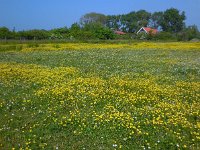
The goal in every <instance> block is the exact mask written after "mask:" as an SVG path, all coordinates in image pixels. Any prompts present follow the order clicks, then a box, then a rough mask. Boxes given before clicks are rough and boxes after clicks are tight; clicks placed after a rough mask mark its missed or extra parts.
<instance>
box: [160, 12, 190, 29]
mask: <svg viewBox="0 0 200 150" xmlns="http://www.w3.org/2000/svg"><path fill="white" fill-rule="evenodd" d="M185 19H186V17H185V12H184V11H183V12H179V10H177V9H175V8H170V9H167V10H166V11H165V12H164V14H163V20H162V22H161V26H162V29H163V31H166V32H173V33H178V32H180V31H182V30H183V28H184V27H185V24H184V20H185Z"/></svg>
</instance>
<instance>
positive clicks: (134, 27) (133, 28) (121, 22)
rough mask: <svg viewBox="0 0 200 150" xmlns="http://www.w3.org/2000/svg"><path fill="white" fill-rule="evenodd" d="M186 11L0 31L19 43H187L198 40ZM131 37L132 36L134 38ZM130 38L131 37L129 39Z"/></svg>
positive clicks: (91, 17) (88, 16) (1, 35)
mask: <svg viewBox="0 0 200 150" xmlns="http://www.w3.org/2000/svg"><path fill="white" fill-rule="evenodd" d="M185 18H186V17H185V12H180V11H179V10H177V9H175V8H170V9H167V10H166V11H164V12H162V11H159V12H154V13H150V12H147V11H146V10H138V11H132V12H130V13H127V14H119V15H104V14H100V13H95V12H91V13H87V14H85V15H83V16H82V17H81V18H80V21H79V23H74V24H72V25H71V27H69V28H67V27H62V28H56V29H52V30H49V31H46V30H27V31H18V32H15V31H14V30H13V31H12V32H11V31H9V29H8V28H6V27H1V28H0V39H5V41H6V39H20V40H46V39H51V41H53V40H63V41H64V40H65V41H66V40H71V41H75V40H81V41H83V40H84V41H85V40H106V39H133V38H134V39H148V40H175V41H176V40H177V39H178V40H179V41H187V40H191V39H192V38H199V37H200V36H199V31H198V29H197V27H196V26H189V27H186V26H185V23H184V20H185ZM141 27H152V28H155V29H158V30H159V31H164V32H161V33H160V34H158V35H153V34H149V35H141V34H139V35H135V33H136V32H137V31H138V30H139V29H140V28H141ZM115 30H119V31H123V32H125V33H126V34H127V35H123V36H122V35H120V36H119V35H115V34H114V33H113V32H112V31H115ZM131 34H132V35H131ZM130 35H131V36H130Z"/></svg>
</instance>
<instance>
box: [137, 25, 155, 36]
mask: <svg viewBox="0 0 200 150" xmlns="http://www.w3.org/2000/svg"><path fill="white" fill-rule="evenodd" d="M139 33H145V34H157V33H158V30H157V29H153V28H150V27H142V28H140V30H139V31H138V32H137V34H139Z"/></svg>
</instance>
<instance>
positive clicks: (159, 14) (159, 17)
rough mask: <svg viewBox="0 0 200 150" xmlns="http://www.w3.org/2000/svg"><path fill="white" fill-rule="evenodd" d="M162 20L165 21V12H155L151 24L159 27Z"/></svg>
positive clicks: (153, 26) (156, 27)
mask: <svg viewBox="0 0 200 150" xmlns="http://www.w3.org/2000/svg"><path fill="white" fill-rule="evenodd" d="M162 21H163V12H162V11H159V12H154V13H153V14H152V15H151V18H150V20H149V26H150V27H152V28H155V29H158V28H159V27H161V23H162Z"/></svg>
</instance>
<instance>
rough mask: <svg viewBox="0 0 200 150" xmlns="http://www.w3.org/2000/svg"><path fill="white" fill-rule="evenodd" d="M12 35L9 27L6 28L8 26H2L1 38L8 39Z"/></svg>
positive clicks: (0, 30) (0, 29)
mask: <svg viewBox="0 0 200 150" xmlns="http://www.w3.org/2000/svg"><path fill="white" fill-rule="evenodd" d="M10 36H11V32H10V30H9V29H8V28H6V27H1V28H0V39H7V38H9V37H10Z"/></svg>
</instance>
